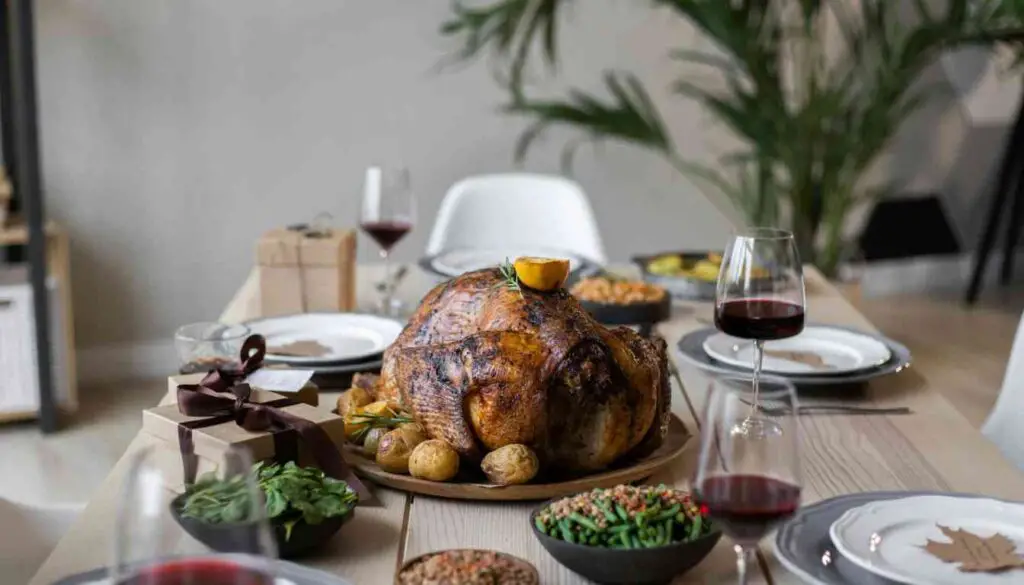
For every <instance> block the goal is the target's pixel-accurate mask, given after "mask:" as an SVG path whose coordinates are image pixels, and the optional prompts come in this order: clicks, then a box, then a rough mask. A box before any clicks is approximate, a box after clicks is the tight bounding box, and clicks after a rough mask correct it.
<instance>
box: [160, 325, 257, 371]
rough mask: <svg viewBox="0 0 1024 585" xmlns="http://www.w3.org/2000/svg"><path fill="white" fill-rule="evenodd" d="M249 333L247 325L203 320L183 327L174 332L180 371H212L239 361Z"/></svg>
mask: <svg viewBox="0 0 1024 585" xmlns="http://www.w3.org/2000/svg"><path fill="white" fill-rule="evenodd" d="M247 337H249V328H248V327H246V326H245V325H230V324H227V323H217V322H213V321H202V322H199V323H190V324H188V325H183V326H181V327H179V328H178V330H177V331H175V332H174V348H175V350H177V352H178V371H179V373H182V374H195V373H201V372H209V371H210V370H212V369H214V368H218V367H221V366H224V365H227V364H230V363H233V362H237V361H238V357H239V352H241V351H242V344H243V343H244V342H245V339H246V338H247Z"/></svg>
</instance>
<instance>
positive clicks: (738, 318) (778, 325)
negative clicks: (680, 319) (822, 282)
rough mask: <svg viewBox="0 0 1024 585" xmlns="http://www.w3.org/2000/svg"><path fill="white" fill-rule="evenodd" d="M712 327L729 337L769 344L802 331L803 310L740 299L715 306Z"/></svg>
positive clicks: (768, 301)
mask: <svg viewBox="0 0 1024 585" xmlns="http://www.w3.org/2000/svg"><path fill="white" fill-rule="evenodd" d="M715 327H717V328H718V330H719V331H721V332H722V333H725V334H726V335H731V336H732V337H739V338H741V339H757V340H761V341H770V340H773V339H785V338H787V337H793V336H794V335H797V334H799V333H800V332H801V331H803V328H804V308H803V306H801V305H798V304H796V303H791V302H788V301H779V300H771V299H739V300H731V301H726V302H724V303H721V304H720V305H718V307H717V310H716V311H715Z"/></svg>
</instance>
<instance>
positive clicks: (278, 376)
mask: <svg viewBox="0 0 1024 585" xmlns="http://www.w3.org/2000/svg"><path fill="white" fill-rule="evenodd" d="M315 373H316V372H315V371H314V370H294V369H287V370H286V369H278V368H260V369H258V370H256V371H255V372H253V373H251V374H249V375H248V376H247V377H246V378H245V383H246V384H249V385H250V386H255V387H257V388H260V389H262V390H269V391H271V392H280V393H296V392H298V391H300V390H302V389H303V388H305V387H306V385H307V384H309V381H310V380H312V379H313V374H315Z"/></svg>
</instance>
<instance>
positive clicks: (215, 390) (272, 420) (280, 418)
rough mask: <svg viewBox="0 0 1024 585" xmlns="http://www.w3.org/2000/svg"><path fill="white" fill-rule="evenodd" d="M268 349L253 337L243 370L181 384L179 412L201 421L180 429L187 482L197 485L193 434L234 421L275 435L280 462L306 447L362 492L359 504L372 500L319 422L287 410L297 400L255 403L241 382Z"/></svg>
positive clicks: (223, 370) (244, 352) (243, 356)
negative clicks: (193, 432)
mask: <svg viewBox="0 0 1024 585" xmlns="http://www.w3.org/2000/svg"><path fill="white" fill-rule="evenodd" d="M266 350H267V348H266V340H265V339H264V338H263V336H261V335H250V336H249V338H248V339H246V340H245V343H244V344H242V351H241V359H240V360H239V364H238V366H228V367H221V368H217V369H215V370H212V371H211V372H210V373H208V374H207V375H206V376H205V377H204V378H203V379H202V380H201V381H200V382H199V384H181V385H179V386H178V390H177V400H178V410H179V411H181V413H182V414H184V415H187V416H193V417H202V418H200V419H197V420H192V421H185V422H182V423H180V424H179V425H178V444H179V447H180V449H181V456H182V462H183V465H184V471H185V482H186V483H192V482H194V481H195V479H196V472H197V469H198V463H199V461H198V458H197V457H196V455H195V443H194V441H193V440H192V431H193V430H195V429H199V428H204V427H212V426H216V425H219V424H223V423H226V422H230V421H234V422H235V424H237V425H238V426H239V427H241V428H243V429H245V430H247V431H249V432H260V431H270V432H271V433H272V437H273V440H274V455H275V458H277V459H278V460H282V461H287V460H295V459H297V457H298V446H299V443H302V444H303V445H305V446H306V447H307V448H308V450H309V452H310V453H311V454H312V455H313V458H314V459H315V460H316V463H317V465H318V466H319V467H320V469H322V470H323V471H324V473H326V474H327V475H328V476H330V477H333V478H335V479H340V480H344V481H345V482H347V483H348V484H349V486H350V487H352V489H353V490H355V492H356V493H358V494H359V499H360V500H363V501H366V500H369V499H372V495H371V494H370V492H369V490H367V489H366V486H364V485H363V484H362V482H360V481H359V480H358V479H356V477H355V475H354V474H353V473H352V470H351V469H350V468H349V467H348V465H346V463H345V459H344V458H343V457H342V456H341V453H340V452H339V451H338V448H337V447H336V446H335V445H334V442H333V441H332V440H331V438H330V436H329V435H328V434H327V432H326V431H324V430H323V429H322V428H320V427H319V426H317V425H316V423H313V422H311V421H309V420H306V419H304V418H302V417H298V416H295V415H294V414H291V413H289V412H287V411H285V410H282V409H283V408H284V407H286V406H294V405H295V404H298V403H297V402H295V401H293V400H291V399H288V398H281V399H278V400H274V401H272V402H265V403H256V402H250V398H251V397H252V387H251V386H249V384H246V383H244V382H242V380H244V379H245V378H246V376H248V375H249V374H251V373H253V372H255V371H256V370H258V369H259V368H260V367H261V366H262V365H263V356H264V355H266Z"/></svg>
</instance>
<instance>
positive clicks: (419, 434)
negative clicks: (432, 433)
mask: <svg viewBox="0 0 1024 585" xmlns="http://www.w3.org/2000/svg"><path fill="white" fill-rule="evenodd" d="M398 428H399V429H401V430H402V432H403V433H406V436H407V437H408V438H409V441H410V442H412V444H413V446H415V445H419V444H420V443H422V442H423V441H426V440H427V433H426V431H424V430H423V427H422V426H420V424H419V423H405V424H401V425H398Z"/></svg>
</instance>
